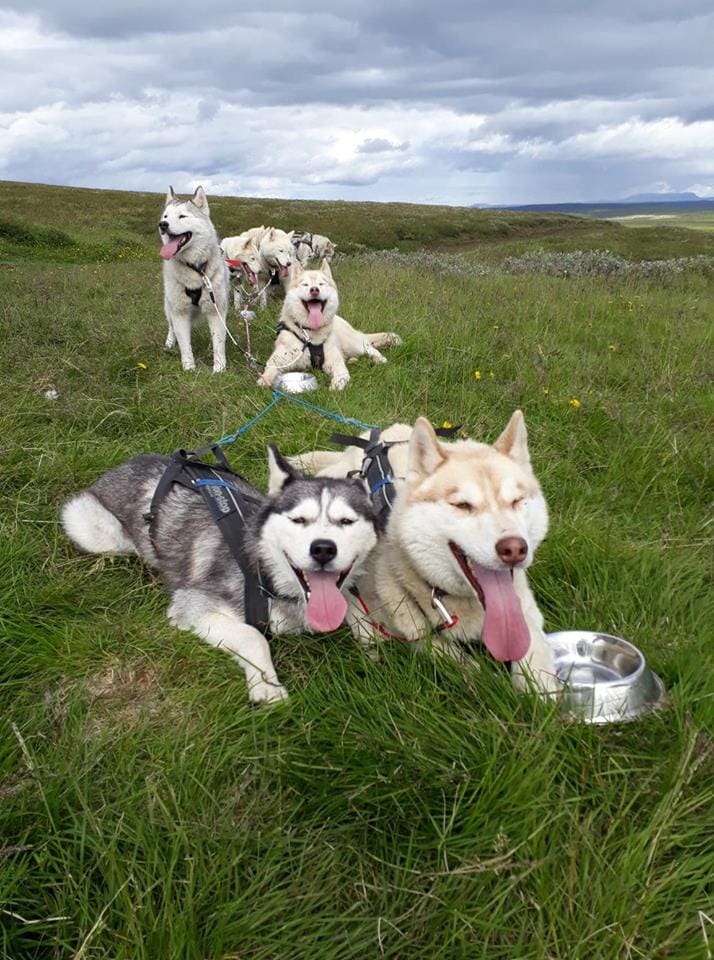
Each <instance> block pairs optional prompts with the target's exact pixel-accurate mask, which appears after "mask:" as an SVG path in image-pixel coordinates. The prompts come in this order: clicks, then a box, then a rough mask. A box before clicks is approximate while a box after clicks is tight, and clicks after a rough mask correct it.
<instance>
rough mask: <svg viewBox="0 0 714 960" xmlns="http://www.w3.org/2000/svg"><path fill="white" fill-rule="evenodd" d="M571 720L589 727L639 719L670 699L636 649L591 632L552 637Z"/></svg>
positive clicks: (568, 632) (565, 632) (563, 703)
mask: <svg viewBox="0 0 714 960" xmlns="http://www.w3.org/2000/svg"><path fill="white" fill-rule="evenodd" d="M546 640H547V641H548V643H549V644H550V645H551V646H552V648H553V655H554V660H555V672H556V675H557V677H558V679H559V680H561V681H562V683H563V685H564V686H563V690H562V692H561V693H560V694H559V696H560V698H561V707H562V710H563V713H564V714H565V715H566V716H569V717H572V718H574V719H578V720H582V721H584V722H585V723H618V722H622V721H625V720H635V719H636V718H637V717H640V716H642V714H644V713H648V712H649V711H651V710H655V709H656V708H657V707H659V706H661V705H662V703H664V700H665V691H664V685H663V683H662V681H661V680H660V678H659V677H658V676H657V675H656V674H655V673H653V672H652V670H650V668H649V667H648V666H647V664H646V662H645V658H644V656H643V655H642V653H640V651H639V650H638V649H637V647H635V646H634V645H633V644H631V643H629V642H628V641H627V640H623V639H622V638H621V637H612V636H610V634H607V633H594V632H591V631H588V630H563V631H561V632H559V633H548V634H546Z"/></svg>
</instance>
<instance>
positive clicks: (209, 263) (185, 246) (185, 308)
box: [159, 187, 228, 373]
mask: <svg viewBox="0 0 714 960" xmlns="http://www.w3.org/2000/svg"><path fill="white" fill-rule="evenodd" d="M159 236H160V237H161V244H162V246H161V256H162V258H163V260H164V264H163V274H164V311H165V313H166V321H167V323H168V334H167V337H166V349H167V350H170V349H171V348H172V347H173V346H175V344H176V343H178V346H179V351H180V353H181V364H182V366H183V368H184V370H193V369H195V366H196V363H195V360H194V358H193V350H192V348H191V327H192V324H193V323H194V322H195V321H196V320H198V319H200V318H201V317H203V318H204V319H205V320H207V321H208V327H209V330H210V331H211V342H212V344H213V372H214V373H220V372H221V371H222V370H225V368H226V317H227V314H228V270H227V268H226V265H225V262H224V260H223V254H222V253H221V248H220V246H219V245H218V237H217V235H216V231H215V229H214V227H213V224H212V223H211V218H210V213H209V209H208V200H207V198H206V194H205V193H204V191H203V187H197V188H196V191H195V192H194V194H193V196H192V197H191V199H190V200H181V199H180V198H179V197H178V196H177V195H176V194H175V193H174V189H173V187H169V191H168V193H167V194H166V203H165V206H164V211H163V213H162V215H161V220H160V222H159Z"/></svg>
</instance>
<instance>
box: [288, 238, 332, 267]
mask: <svg viewBox="0 0 714 960" xmlns="http://www.w3.org/2000/svg"><path fill="white" fill-rule="evenodd" d="M288 236H289V237H290V240H291V241H292V245H293V249H294V251H295V258H296V259H297V260H298V261H299V262H300V263H301V264H302V266H303V267H309V266H310V264H311V263H312V262H315V261H321V260H327V262H328V263H330V261H331V260H332V258H333V257H334V255H335V245H334V243H333V242H332V240H330V238H329V237H323V236H322V234H319V233H307V232H306V231H305V230H291V231H290V233H289V234H288Z"/></svg>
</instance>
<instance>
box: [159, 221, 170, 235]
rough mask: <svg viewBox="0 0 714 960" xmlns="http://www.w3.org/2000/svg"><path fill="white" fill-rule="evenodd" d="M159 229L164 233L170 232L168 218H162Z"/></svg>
mask: <svg viewBox="0 0 714 960" xmlns="http://www.w3.org/2000/svg"><path fill="white" fill-rule="evenodd" d="M159 230H160V231H161V232H162V233H168V232H169V221H168V220H161V221H160V223H159Z"/></svg>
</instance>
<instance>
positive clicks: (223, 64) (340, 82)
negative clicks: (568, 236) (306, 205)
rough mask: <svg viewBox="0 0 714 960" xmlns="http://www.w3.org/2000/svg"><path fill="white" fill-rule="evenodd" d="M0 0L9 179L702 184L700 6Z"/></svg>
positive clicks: (0, 112) (707, 179) (352, 193)
mask: <svg viewBox="0 0 714 960" xmlns="http://www.w3.org/2000/svg"><path fill="white" fill-rule="evenodd" d="M6 2H8V3H9V4H10V6H11V7H14V8H15V12H13V11H12V10H6V11H5V13H4V32H3V35H2V37H0V56H1V57H2V60H1V61H0V81H2V82H0V151H1V153H0V155H1V156H2V157H3V160H2V166H1V167H0V169H2V171H3V175H4V176H6V177H10V178H13V179H22V180H33V179H36V180H43V181H49V182H63V183H70V184H76V185H84V186H105V187H117V188H127V189H131V188H135V189H145V190H162V189H163V188H164V186H165V185H166V183H167V182H172V183H174V186H176V187H177V188H178V187H179V186H180V185H183V184H185V186H186V187H189V186H192V185H194V184H195V183H196V182H197V181H198V180H202V182H203V183H204V185H207V186H208V187H209V189H211V190H212V191H213V192H219V191H221V192H223V191H225V192H230V193H243V194H250V195H256V194H257V195H260V194H263V193H268V194H272V195H278V196H279V195H283V196H296V197H300V196H303V197H320V196H322V197H327V198H329V197H345V198H361V199H394V200H414V201H418V200H434V199H436V200H438V201H440V202H452V203H472V202H498V201H502V202H529V201H530V202H537V201H539V200H554V199H562V200H567V199H571V200H572V199H602V198H603V197H606V196H619V195H622V194H623V193H627V192H633V190H634V189H636V186H637V184H639V183H642V182H648V181H652V182H656V181H663V180H666V181H667V182H668V183H671V185H672V188H673V189H675V190H682V189H686V188H687V184H690V183H697V184H698V185H699V187H698V192H700V193H702V194H709V193H712V192H714V161H713V160H712V159H711V158H712V157H714V150H713V149H712V148H713V147H714V120H713V119H712V118H711V114H712V108H711V106H710V103H709V100H710V98H709V91H710V90H711V88H712V85H714V67H712V64H711V58H710V46H709V42H708V36H710V34H711V28H712V26H714V15H713V14H712V12H711V10H710V9H709V7H708V5H707V4H705V3H704V2H703V0H702V2H700V0H683V2H682V3H681V4H679V5H677V8H676V10H675V9H674V8H671V9H670V6H669V5H667V4H665V3H664V0H650V2H647V3H646V2H644V0H642V2H641V0H633V3H632V4H629V5H627V9H626V10H625V9H621V8H622V4H620V3H615V0H600V3H599V4H598V5H597V6H596V7H593V6H591V7H587V8H574V7H572V6H570V7H567V5H563V4H562V3H561V2H560V0H543V2H542V3H541V4H539V5H537V7H534V6H533V5H532V4H527V3H525V0H522V2H520V3H518V2H513V0H509V2H508V3H507V4H506V5H504V4H503V3H498V4H496V3H495V2H491V0H487V2H484V3H481V4H478V5H477V6H474V7H472V6H471V5H468V4H464V3H463V2H461V0H444V2H443V3H442V4H441V5H440V6H439V8H438V10H436V11H435V10H434V9H433V7H432V6H431V5H430V4H427V3H426V0H415V2H414V3H412V4H411V5H410V13H409V16H406V15H405V13H404V9H403V7H402V6H401V5H397V6H393V7H392V6H386V5H384V4H380V5H377V4H376V3H374V2H373V0H360V2H359V3H358V2H357V0H339V2H338V3H336V4H333V5H332V6H331V8H330V10H329V12H327V13H325V12H323V11H322V10H321V8H318V6H317V5H315V4H313V3H311V0H304V2H303V3H302V4H300V6H299V8H296V7H295V6H294V5H292V4H290V3H289V2H288V0H266V5H265V6H264V8H262V9H261V11H256V12H254V13H251V12H245V11H241V10H238V9H237V7H236V6H235V5H234V4H230V3H228V2H227V0H205V2H204V4H203V6H202V8H201V17H200V22H199V20H198V18H197V17H196V16H195V13H194V12H193V11H187V10H186V9H184V8H181V9H178V10H177V9H175V8H174V7H172V6H170V5H168V4H167V3H165V2H164V0H157V3H155V4H151V5H146V4H140V3H139V2H138V0H130V2H129V3H128V4H123V5H119V4H118V3H117V2H114V0H109V2H107V3H105V4H102V5H101V6H96V5H95V7H87V6H86V5H84V4H79V2H77V3H76V5H75V4H73V3H72V2H71V0H62V2H61V3H59V4H57V3H55V2H50V0H44V2H35V3H33V2H32V0H29V2H24V3H23V4H22V6H21V5H20V3H19V0H17V2H13V0H6ZM189 14H190V15H189ZM197 24H198V26H197ZM544 50H547V51H548V56H547V57H545V56H544V55H543V51H544ZM563 191H567V193H566V194H565V195H564V194H563ZM603 191H604V192H603Z"/></svg>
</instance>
